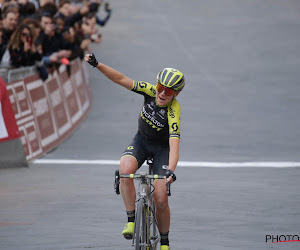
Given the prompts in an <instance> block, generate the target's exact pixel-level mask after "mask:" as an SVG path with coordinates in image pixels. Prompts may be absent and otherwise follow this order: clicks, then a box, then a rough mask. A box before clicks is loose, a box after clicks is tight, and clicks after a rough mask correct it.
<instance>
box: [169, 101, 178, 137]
mask: <svg viewBox="0 0 300 250" xmlns="http://www.w3.org/2000/svg"><path fill="white" fill-rule="evenodd" d="M168 122H169V134H170V138H177V139H179V138H180V105H179V103H178V102H177V100H176V99H174V100H173V102H172V105H171V106H169V108H168Z"/></svg>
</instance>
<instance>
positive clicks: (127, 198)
mask: <svg viewBox="0 0 300 250" xmlns="http://www.w3.org/2000/svg"><path fill="white" fill-rule="evenodd" d="M142 145H143V143H142V142H141V138H140V135H139V133H137V135H136V136H135V137H134V139H133V141H132V142H131V144H130V145H129V146H128V147H127V148H126V150H125V151H124V153H123V156H122V158H121V160H120V173H121V174H134V173H135V172H136V170H137V169H138V168H139V167H140V166H141V165H142V164H143V162H144V160H145V157H146V156H145V153H144V150H143V147H142ZM121 194H122V198H123V202H124V205H125V209H126V212H127V216H128V223H127V224H126V226H125V229H124V230H123V232H122V234H123V235H124V237H125V238H126V239H130V238H132V235H133V228H134V219H135V199H136V191H135V186H134V182H133V179H127V178H121Z"/></svg>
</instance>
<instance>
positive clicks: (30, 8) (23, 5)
mask: <svg viewBox="0 0 300 250" xmlns="http://www.w3.org/2000/svg"><path fill="white" fill-rule="evenodd" d="M18 4H19V13H20V21H21V20H23V19H25V18H27V17H31V16H33V15H34V14H35V12H36V8H35V6H34V4H33V3H31V2H29V1H28V0H18Z"/></svg>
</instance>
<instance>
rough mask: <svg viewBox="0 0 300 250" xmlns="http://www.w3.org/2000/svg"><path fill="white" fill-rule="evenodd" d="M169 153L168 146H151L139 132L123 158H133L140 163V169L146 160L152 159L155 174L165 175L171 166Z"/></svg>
mask: <svg viewBox="0 0 300 250" xmlns="http://www.w3.org/2000/svg"><path fill="white" fill-rule="evenodd" d="M169 152H170V147H169V145H168V144H165V145H163V144H151V143H149V142H147V141H146V140H144V139H143V137H142V135H141V134H140V132H137V134H136V135H135V137H134V138H133V140H132V142H131V143H130V144H129V146H128V147H127V148H126V150H125V151H124V152H123V154H122V156H125V155H130V156H133V157H134V158H135V159H136V160H137V162H138V168H140V167H141V166H142V165H143V163H144V162H145V160H146V159H148V158H149V157H152V158H153V174H158V175H165V173H166V171H167V170H168V165H169Z"/></svg>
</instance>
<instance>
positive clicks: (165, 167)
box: [161, 165, 169, 170]
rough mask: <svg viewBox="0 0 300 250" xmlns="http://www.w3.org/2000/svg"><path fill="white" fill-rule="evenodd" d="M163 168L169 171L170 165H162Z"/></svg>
mask: <svg viewBox="0 0 300 250" xmlns="http://www.w3.org/2000/svg"><path fill="white" fill-rule="evenodd" d="M161 168H162V169H165V170H168V168H169V166H168V165H162V166H161Z"/></svg>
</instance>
